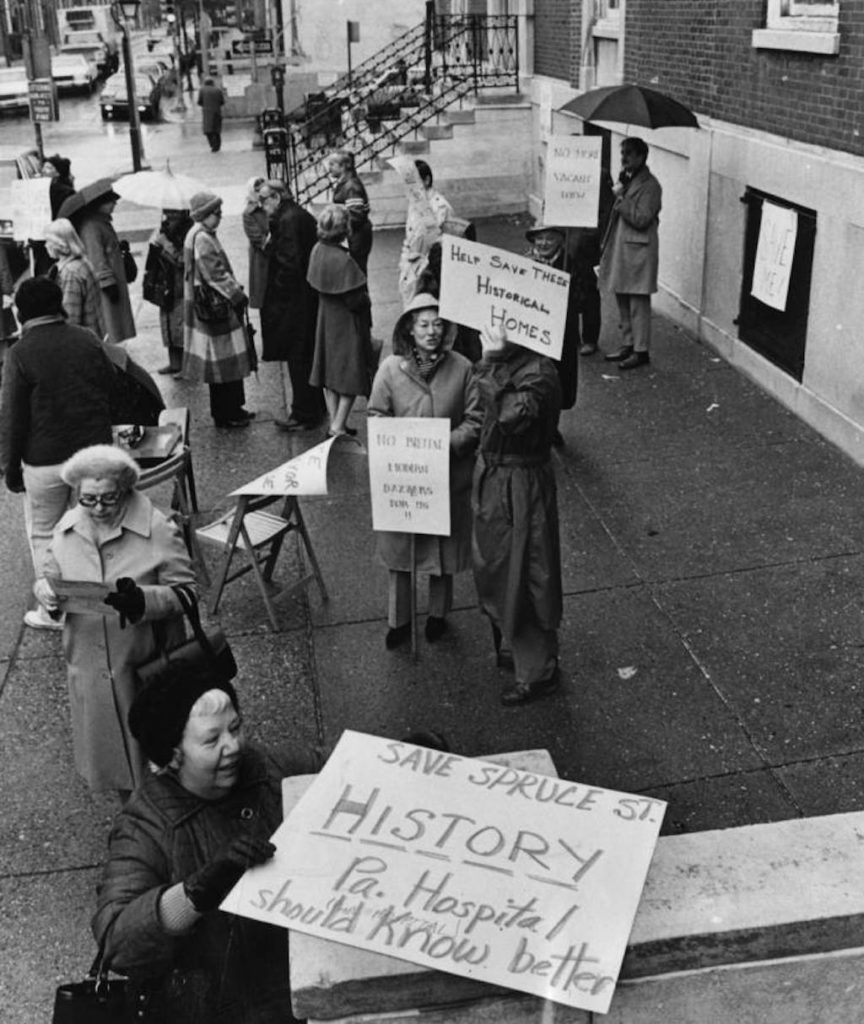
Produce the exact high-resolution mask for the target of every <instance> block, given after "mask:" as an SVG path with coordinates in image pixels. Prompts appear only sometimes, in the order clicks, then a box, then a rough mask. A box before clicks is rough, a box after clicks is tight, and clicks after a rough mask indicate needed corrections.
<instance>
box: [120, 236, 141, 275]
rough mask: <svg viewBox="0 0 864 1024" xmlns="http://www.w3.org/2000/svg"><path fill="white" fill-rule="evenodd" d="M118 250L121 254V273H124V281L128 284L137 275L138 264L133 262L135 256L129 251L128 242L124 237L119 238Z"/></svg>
mask: <svg viewBox="0 0 864 1024" xmlns="http://www.w3.org/2000/svg"><path fill="white" fill-rule="evenodd" d="M120 252H121V253H122V254H123V273H124V274H125V275H126V281H127V283H128V284H132V282H133V281H134V280H135V278H136V277H138V264H137V263H136V262H135V257H134V256H133V255H132V253H131V252H130V251H129V243H128V242H127V241H126V239H125V238H122V239H121V240H120Z"/></svg>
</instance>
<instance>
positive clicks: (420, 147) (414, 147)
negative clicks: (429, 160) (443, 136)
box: [396, 138, 431, 155]
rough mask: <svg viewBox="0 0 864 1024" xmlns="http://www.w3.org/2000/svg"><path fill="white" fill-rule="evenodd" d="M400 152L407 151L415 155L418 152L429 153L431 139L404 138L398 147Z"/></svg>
mask: <svg viewBox="0 0 864 1024" xmlns="http://www.w3.org/2000/svg"><path fill="white" fill-rule="evenodd" d="M396 148H397V149H398V150H399V152H400V153H407V154H409V155H415V154H418V153H428V152H429V151H430V148H431V147H430V145H429V139H428V138H426V139H402V140H401V141H400V142H399V143H398V145H397V147H396Z"/></svg>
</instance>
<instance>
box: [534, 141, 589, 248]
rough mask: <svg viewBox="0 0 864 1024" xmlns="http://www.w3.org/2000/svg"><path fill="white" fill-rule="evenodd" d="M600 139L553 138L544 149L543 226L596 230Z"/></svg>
mask: <svg viewBox="0 0 864 1024" xmlns="http://www.w3.org/2000/svg"><path fill="white" fill-rule="evenodd" d="M602 142H603V140H602V139H601V138H600V136H599V135H552V136H550V137H549V144H548V146H547V148H546V195H545V202H544V206H543V223H544V224H557V225H559V226H560V227H565V228H596V227H597V219H598V213H599V208H600V175H601V174H602V167H601V163H600V156H601V149H602Z"/></svg>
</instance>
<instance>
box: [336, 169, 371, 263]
mask: <svg viewBox="0 0 864 1024" xmlns="http://www.w3.org/2000/svg"><path fill="white" fill-rule="evenodd" d="M327 174H328V176H329V178H330V184H331V185H332V187H333V202H334V203H336V204H337V206H344V207H345V209H346V210H347V211H348V228H349V230H348V251H349V252H350V253H351V256H352V258H353V259H354V262H355V263H356V264H357V266H358V267H359V268H360V269H361V270H362V271H363V273H364V274H365V273H366V269H367V267H368V266H369V253H370V251H371V250H372V221H371V220H370V219H369V196H368V195H367V193H366V188H365V186H364V185H363V182H362V181H361V180H360V179H359V178H358V177H357V171H356V168H355V166H354V154H353V153H351V152H349V151H348V150H345V149H337V150H334V152H332V153H331V154H330V155H329V156H328V157H327Z"/></svg>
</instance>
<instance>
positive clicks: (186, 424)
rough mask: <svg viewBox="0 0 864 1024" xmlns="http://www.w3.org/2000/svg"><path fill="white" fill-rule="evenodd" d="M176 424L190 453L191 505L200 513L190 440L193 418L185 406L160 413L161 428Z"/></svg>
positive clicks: (187, 462) (187, 465)
mask: <svg viewBox="0 0 864 1024" xmlns="http://www.w3.org/2000/svg"><path fill="white" fill-rule="evenodd" d="M169 423H174V424H176V426H178V427H179V428H180V441H181V443H182V444H183V446H184V447H185V448H186V450H187V451H188V453H189V458H188V459H187V460H186V482H187V484H188V487H189V505H190V507H191V509H192V511H193V512H197V511H198V494H197V492H196V490H195V474H194V473H193V472H192V446H191V443H190V440H189V430H190V427H191V425H192V417H191V415H190V413H189V409H188V408H187V407H186V406H185V405H181V406H178V407H177V408H176V409H163V410H162V412H160V413H159V426H160V427H164V426H167V425H168V424H169Z"/></svg>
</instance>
